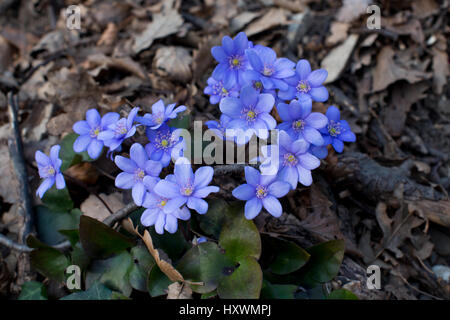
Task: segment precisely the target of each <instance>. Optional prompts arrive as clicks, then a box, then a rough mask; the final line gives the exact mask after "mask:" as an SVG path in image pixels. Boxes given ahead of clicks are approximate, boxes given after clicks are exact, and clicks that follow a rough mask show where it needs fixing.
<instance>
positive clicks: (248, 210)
mask: <svg viewBox="0 0 450 320" xmlns="http://www.w3.org/2000/svg"><path fill="white" fill-rule="evenodd" d="M245 179H246V180H247V183H246V184H243V185H240V186H239V187H237V188H235V189H234V190H233V196H234V197H235V198H237V199H239V200H244V201H247V202H246V203H245V218H247V219H248V220H251V219H253V218H255V217H256V216H257V215H258V214H259V212H260V211H261V209H262V207H263V206H264V208H265V209H266V210H267V212H269V213H270V214H271V215H272V216H274V217H276V218H278V217H280V216H281V214H282V213H283V208H282V207H281V203H280V202H279V201H278V199H277V198H281V197H283V196H285V195H286V194H287V193H288V192H289V189H290V185H289V184H288V183H286V182H284V181H279V180H277V176H276V175H263V174H261V173H260V172H259V171H258V170H256V169H255V168H252V167H245Z"/></svg>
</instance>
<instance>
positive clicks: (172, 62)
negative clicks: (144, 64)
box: [153, 46, 192, 82]
mask: <svg viewBox="0 0 450 320" xmlns="http://www.w3.org/2000/svg"><path fill="white" fill-rule="evenodd" d="M153 63H154V65H155V67H156V69H157V71H158V72H159V73H160V74H161V75H162V76H168V77H169V78H170V79H173V80H176V81H180V82H187V81H189V80H191V78H192V72H191V68H190V65H191V63H192V56H191V54H190V53H189V51H188V50H187V49H185V48H183V47H172V46H171V47H161V48H159V49H158V50H156V54H155V58H154V60H153Z"/></svg>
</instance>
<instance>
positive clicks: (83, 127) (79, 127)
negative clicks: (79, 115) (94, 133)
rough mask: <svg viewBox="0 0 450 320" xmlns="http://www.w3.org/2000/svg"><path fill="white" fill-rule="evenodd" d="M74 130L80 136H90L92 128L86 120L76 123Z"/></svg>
mask: <svg viewBox="0 0 450 320" xmlns="http://www.w3.org/2000/svg"><path fill="white" fill-rule="evenodd" d="M72 129H73V131H75V133H77V134H79V135H85V134H89V132H90V131H91V127H90V126H89V124H88V123H87V121H84V120H81V121H77V122H75V124H74V125H73V127H72Z"/></svg>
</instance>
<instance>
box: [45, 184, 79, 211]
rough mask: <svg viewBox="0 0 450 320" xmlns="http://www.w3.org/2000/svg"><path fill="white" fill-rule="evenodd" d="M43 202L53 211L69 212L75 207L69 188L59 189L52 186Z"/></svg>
mask: <svg viewBox="0 0 450 320" xmlns="http://www.w3.org/2000/svg"><path fill="white" fill-rule="evenodd" d="M42 202H43V203H44V204H45V205H46V206H47V207H48V208H49V209H50V210H51V211H53V212H57V213H59V212H68V211H70V210H72V209H73V201H72V198H71V197H70V194H69V191H68V190H67V188H64V189H61V190H58V189H56V188H51V189H50V190H48V191H47V192H46V193H45V195H44V197H43V198H42Z"/></svg>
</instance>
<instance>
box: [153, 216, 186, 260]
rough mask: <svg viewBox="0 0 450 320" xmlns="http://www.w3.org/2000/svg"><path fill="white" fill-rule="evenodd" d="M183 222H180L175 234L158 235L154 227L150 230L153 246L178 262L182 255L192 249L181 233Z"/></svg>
mask: <svg viewBox="0 0 450 320" xmlns="http://www.w3.org/2000/svg"><path fill="white" fill-rule="evenodd" d="M182 223H183V222H182V221H178V230H177V232H175V233H173V234H172V233H167V232H166V233H164V234H158V233H156V231H155V228H154V227H151V228H149V229H148V231H149V232H150V236H151V237H152V241H153V245H154V246H155V248H158V249H160V250H162V251H164V252H165V253H166V254H167V255H168V256H169V258H170V259H172V260H177V259H178V258H180V257H181V255H182V254H183V253H184V252H185V251H186V250H187V249H189V248H190V245H189V244H188V243H187V241H186V239H185V238H184V236H183V234H182V233H181V231H180V228H181V225H182Z"/></svg>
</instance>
